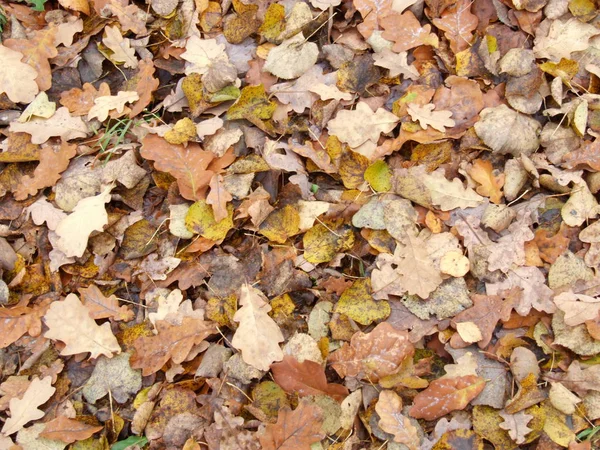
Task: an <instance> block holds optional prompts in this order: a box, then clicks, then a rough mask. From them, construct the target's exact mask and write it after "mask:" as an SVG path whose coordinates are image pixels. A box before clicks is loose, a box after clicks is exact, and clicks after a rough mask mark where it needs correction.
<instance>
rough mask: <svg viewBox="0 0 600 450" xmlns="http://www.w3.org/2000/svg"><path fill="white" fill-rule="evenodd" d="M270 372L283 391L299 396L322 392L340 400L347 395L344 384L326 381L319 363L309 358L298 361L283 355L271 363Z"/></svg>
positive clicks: (320, 393) (321, 393)
mask: <svg viewBox="0 0 600 450" xmlns="http://www.w3.org/2000/svg"><path fill="white" fill-rule="evenodd" d="M271 372H272V373H273V379H274V380H275V383H277V384H278V385H279V386H281V388H282V389H283V390H284V391H286V392H288V393H290V392H295V393H298V395H299V396H301V397H304V396H307V395H323V394H324V395H329V396H330V397H333V398H334V399H335V400H337V401H341V400H342V399H344V397H346V396H347V395H348V389H347V388H346V387H345V386H343V385H341V384H336V383H328V382H327V377H326V376H325V370H324V369H323V367H322V366H321V364H319V363H316V362H314V361H311V360H309V359H305V360H304V361H303V362H299V361H298V360H297V359H296V358H294V357H293V356H290V355H285V356H284V357H283V360H282V361H281V362H278V363H274V364H271Z"/></svg>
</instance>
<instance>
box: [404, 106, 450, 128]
mask: <svg viewBox="0 0 600 450" xmlns="http://www.w3.org/2000/svg"><path fill="white" fill-rule="evenodd" d="M434 108H435V105H434V104H432V103H429V104H427V105H418V104H416V103H409V104H408V107H407V111H408V114H410V117H412V119H413V120H414V121H416V122H419V125H421V128H423V129H426V128H427V127H428V126H431V128H434V129H436V130H438V131H442V132H444V131H446V128H445V127H449V128H452V127H453V126H454V125H456V122H454V120H452V119H451V118H450V117H452V111H434Z"/></svg>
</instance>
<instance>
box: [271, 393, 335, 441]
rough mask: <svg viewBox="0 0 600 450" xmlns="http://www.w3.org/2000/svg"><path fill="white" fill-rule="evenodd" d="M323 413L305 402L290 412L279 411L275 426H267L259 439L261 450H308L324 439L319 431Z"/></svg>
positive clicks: (285, 409) (323, 434) (282, 409)
mask: <svg viewBox="0 0 600 450" xmlns="http://www.w3.org/2000/svg"><path fill="white" fill-rule="evenodd" d="M322 422H323V412H322V411H321V409H320V408H319V407H318V406H316V405H312V404H309V403H307V402H300V404H299V405H298V407H297V408H296V409H295V410H294V411H291V410H290V409H289V408H288V407H287V406H286V407H284V408H281V409H280V410H279V416H278V417H277V423H276V424H267V426H266V429H265V432H264V434H262V435H261V436H260V437H259V439H260V443H261V445H262V448H263V450H310V446H311V445H312V444H314V443H316V442H319V441H320V440H321V439H323V438H324V437H325V433H323V431H321V424H322Z"/></svg>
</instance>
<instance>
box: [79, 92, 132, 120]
mask: <svg viewBox="0 0 600 450" xmlns="http://www.w3.org/2000/svg"><path fill="white" fill-rule="evenodd" d="M139 98H140V97H139V95H138V93H137V92H135V91H119V93H118V94H117V95H107V96H104V97H98V98H97V99H95V100H94V106H92V108H91V109H90V112H89V113H88V116H87V119H88V120H92V119H94V118H96V119H98V120H99V121H100V122H104V121H105V120H106V119H107V118H108V114H109V113H110V111H112V110H116V111H117V112H118V113H119V114H121V113H123V109H124V108H125V104H126V103H133V102H135V101H137V100H139Z"/></svg>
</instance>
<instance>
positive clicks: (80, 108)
mask: <svg viewBox="0 0 600 450" xmlns="http://www.w3.org/2000/svg"><path fill="white" fill-rule="evenodd" d="M107 95H110V88H109V87H108V84H106V83H102V84H101V85H100V88H99V89H98V90H96V88H95V87H94V86H93V85H91V84H90V83H85V84H84V85H83V89H79V88H73V89H70V90H68V91H64V92H61V94H60V100H59V101H60V104H61V105H63V106H65V107H66V108H67V109H68V110H69V112H70V113H71V115H73V116H86V115H87V113H89V112H90V109H91V108H92V106H94V100H96V99H97V98H98V97H106V96H107ZM138 102H139V100H138Z"/></svg>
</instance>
